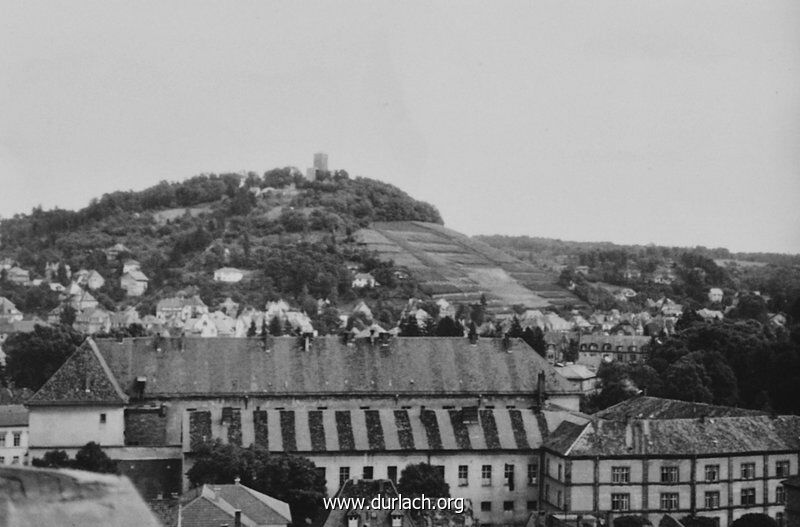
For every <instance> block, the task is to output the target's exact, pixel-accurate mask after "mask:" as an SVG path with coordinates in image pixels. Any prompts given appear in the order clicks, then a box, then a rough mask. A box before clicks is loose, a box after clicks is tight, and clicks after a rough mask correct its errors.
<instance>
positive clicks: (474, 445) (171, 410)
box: [27, 337, 587, 523]
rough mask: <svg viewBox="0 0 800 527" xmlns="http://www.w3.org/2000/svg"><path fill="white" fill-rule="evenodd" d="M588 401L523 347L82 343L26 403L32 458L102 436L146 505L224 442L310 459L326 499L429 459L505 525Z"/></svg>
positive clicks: (520, 516)
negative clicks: (211, 445) (205, 448)
mask: <svg viewBox="0 0 800 527" xmlns="http://www.w3.org/2000/svg"><path fill="white" fill-rule="evenodd" d="M579 398H580V394H579V393H578V392H577V391H576V390H574V388H573V387H572V386H571V385H570V384H569V383H568V382H567V381H566V379H564V378H563V377H561V376H560V375H559V374H558V373H557V372H556V371H555V370H554V369H553V367H552V366H551V365H550V364H549V363H547V361H545V360H544V359H543V358H542V357H540V356H539V355H538V354H537V353H535V352H533V350H531V349H530V347H529V346H528V345H527V344H525V343H524V342H523V341H521V340H518V339H513V340H512V341H510V342H504V341H503V340H502V339H479V340H478V341H477V342H476V343H475V344H474V345H473V344H470V342H469V340H468V339H466V338H463V337H457V338H456V337H453V338H433V337H417V338H402V337H394V338H391V337H381V338H377V339H358V340H356V341H355V342H351V343H349V344H345V343H344V342H342V339H340V338H339V337H320V338H315V339H310V338H303V339H299V338H297V337H269V338H268V339H267V340H266V341H262V340H261V339H236V338H227V339H225V338H217V339H211V338H209V339H192V338H186V339H181V338H177V339H163V338H158V339H149V338H148V339H142V338H137V339H124V340H122V341H121V342H120V341H117V340H115V339H103V340H98V341H94V340H92V339H87V341H86V342H85V343H84V344H83V345H82V346H81V347H80V348H79V349H78V350H77V351H76V352H75V353H74V354H73V355H72V356H70V357H69V359H67V361H66V362H65V364H64V365H63V366H62V367H61V369H59V370H58V371H57V372H56V373H55V374H54V375H53V377H51V379H49V380H48V381H47V382H46V383H45V384H44V386H43V387H42V388H41V389H40V390H39V391H38V392H37V393H36V394H35V395H34V396H33V397H32V398H31V399H29V400H28V403H27V404H28V407H29V409H30V430H31V445H34V446H32V447H31V456H32V457H34V458H38V457H41V456H42V455H43V454H44V453H45V452H47V451H48V450H52V449H53V448H59V449H62V450H65V451H67V452H68V453H70V455H74V452H75V451H76V450H77V449H78V448H80V447H81V446H83V445H84V444H86V443H87V442H88V441H97V442H99V443H100V444H101V445H103V447H104V450H105V451H106V453H107V454H108V455H109V456H110V457H111V458H112V459H116V460H120V461H123V462H122V463H120V469H121V471H122V472H123V474H126V475H128V476H129V477H130V478H131V479H132V481H134V483H136V484H137V486H138V487H139V488H140V490H141V492H142V495H143V496H145V497H149V496H154V495H157V494H159V493H161V494H168V493H170V492H177V491H179V490H180V489H181V488H182V486H183V482H182V479H183V474H185V472H186V471H187V470H189V468H190V467H191V466H192V464H193V462H194V459H195V453H196V451H197V449H198V448H199V447H200V446H201V445H202V443H203V442H204V441H209V440H216V439H220V440H221V441H222V442H224V443H233V444H239V445H249V444H252V443H255V444H257V445H261V446H265V447H268V448H269V450H270V451H272V452H291V453H296V454H298V455H302V456H304V457H307V458H309V459H311V460H312V461H314V463H315V464H316V465H317V467H319V468H320V470H321V471H323V472H324V473H325V477H326V480H327V482H328V494H329V495H332V494H333V493H335V492H336V491H337V490H338V488H339V486H340V484H341V483H343V482H344V481H346V480H348V479H351V478H353V477H364V478H365V479H370V478H387V479H392V480H395V479H396V478H397V477H398V475H399V471H400V470H401V469H402V468H403V467H405V466H406V465H407V464H409V463H419V462H429V463H431V464H434V465H437V466H442V467H443V468H442V469H441V470H443V473H444V477H445V480H446V481H447V482H448V484H450V486H451V493H452V494H453V495H454V496H463V497H465V498H468V499H470V500H471V501H472V502H473V503H483V502H487V503H488V505H487V506H486V507H487V509H485V510H484V512H482V513H481V516H480V520H481V521H482V522H484V521H486V522H489V521H492V522H497V523H499V522H502V521H523V520H524V519H525V518H527V515H528V510H529V508H531V507H532V508H536V507H535V504H533V503H531V499H532V498H531V496H536V495H537V493H536V489H535V487H536V486H537V485H538V477H539V468H538V456H537V454H536V451H535V449H537V448H539V447H540V446H541V444H542V442H543V440H544V438H545V437H547V436H548V435H549V434H552V433H553V432H554V431H555V429H556V428H557V427H558V426H559V425H560V424H561V422H562V421H564V420H571V421H574V422H575V423H583V422H585V421H586V419H587V418H586V417H585V416H583V415H582V414H579V413H578V412H577V411H576V410H577V407H578V401H579ZM548 402H549V403H552V405H554V406H553V407H554V408H555V407H556V406H558V407H560V409H558V410H550V409H548V408H546V407H545V404H546V403H548ZM564 408H570V409H571V410H565V409H564ZM370 474H372V476H370ZM507 502H511V503H510V504H508V503H507Z"/></svg>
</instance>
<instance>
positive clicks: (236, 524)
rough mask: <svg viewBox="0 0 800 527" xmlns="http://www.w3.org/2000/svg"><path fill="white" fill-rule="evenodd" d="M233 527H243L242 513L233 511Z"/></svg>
mask: <svg viewBox="0 0 800 527" xmlns="http://www.w3.org/2000/svg"><path fill="white" fill-rule="evenodd" d="M233 527H242V511H240V510H238V509H237V510H235V511H233Z"/></svg>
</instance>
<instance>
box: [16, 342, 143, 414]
mask: <svg viewBox="0 0 800 527" xmlns="http://www.w3.org/2000/svg"><path fill="white" fill-rule="evenodd" d="M126 402H128V397H127V395H125V393H124V392H123V391H122V389H121V388H120V386H119V383H118V382H117V379H116V378H115V376H114V374H113V373H112V372H111V369H109V367H108V364H107V363H106V360H105V358H104V357H103V355H102V354H101V353H100V352H99V351H98V349H97V346H96V345H95V343H94V341H92V339H86V341H85V342H84V343H83V344H82V345H81V346H80V347H79V348H78V349H77V350H75V353H73V354H72V355H70V357H69V358H68V359H67V361H66V362H65V363H64V364H63V365H62V366H61V368H59V369H58V370H57V371H56V372H55V373H54V374H53V376H52V377H50V378H49V379H48V380H47V382H45V383H44V386H42V387H41V388H40V389H39V391H38V392H36V393H35V394H34V395H33V397H31V398H30V399H29V400H28V401H27V404H29V405H50V404H56V405H64V404H69V405H75V404H88V405H91V404H97V405H104V404H112V405H122V404H124V403H126Z"/></svg>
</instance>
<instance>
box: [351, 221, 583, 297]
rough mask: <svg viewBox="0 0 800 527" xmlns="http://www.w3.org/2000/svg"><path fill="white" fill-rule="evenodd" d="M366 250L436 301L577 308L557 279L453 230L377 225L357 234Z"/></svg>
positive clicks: (408, 223)
mask: <svg viewBox="0 0 800 527" xmlns="http://www.w3.org/2000/svg"><path fill="white" fill-rule="evenodd" d="M355 238H356V241H357V242H358V243H360V244H361V245H362V246H364V247H365V248H366V249H367V251H369V252H373V251H374V252H376V253H377V254H378V255H379V257H381V258H383V259H385V260H391V261H393V262H394V264H395V265H397V266H398V267H403V268H405V269H407V270H408V271H409V273H410V274H411V275H412V276H413V277H414V278H415V279H416V280H417V282H418V283H419V285H420V288H421V289H422V290H423V291H424V292H425V293H427V294H429V295H431V296H432V297H434V298H444V299H446V300H448V301H449V302H451V303H467V304H473V303H477V302H479V301H480V299H481V296H482V295H484V296H485V298H486V300H487V307H488V308H489V309H490V310H491V311H494V312H501V311H510V308H511V307H512V306H515V305H521V306H525V307H527V308H543V307H548V306H562V307H563V306H567V305H576V304H579V303H580V302H579V301H578V299H577V298H576V297H575V296H574V295H572V294H571V293H570V292H568V291H567V290H566V289H564V288H563V287H561V286H558V285H556V280H557V278H558V275H557V274H555V273H552V272H551V273H548V272H545V271H542V270H540V269H538V268H537V267H535V266H534V265H532V264H531V263H529V262H524V261H522V260H519V259H517V258H514V257H512V256H510V255H508V254H507V253H504V252H503V251H500V250H498V249H495V248H493V247H491V246H490V245H488V244H486V243H483V242H481V241H479V240H476V239H474V238H469V237H467V236H465V235H463V234H461V233H458V232H456V231H454V230H452V229H448V228H446V227H443V226H442V225H438V224H434V223H425V222H419V221H401V222H375V223H373V224H372V225H371V226H370V227H369V228H367V229H362V230H360V231H358V232H357V233H356V234H355Z"/></svg>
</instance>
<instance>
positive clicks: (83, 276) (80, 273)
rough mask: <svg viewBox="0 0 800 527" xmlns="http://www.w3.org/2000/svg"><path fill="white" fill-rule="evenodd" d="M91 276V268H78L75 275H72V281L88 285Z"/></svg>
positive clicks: (84, 285)
mask: <svg viewBox="0 0 800 527" xmlns="http://www.w3.org/2000/svg"><path fill="white" fill-rule="evenodd" d="M88 278H89V270H88V269H78V270H77V271H76V272H75V274H74V275H72V282H73V283H75V284H78V285H79V286H81V287H86V281H87V280H88Z"/></svg>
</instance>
